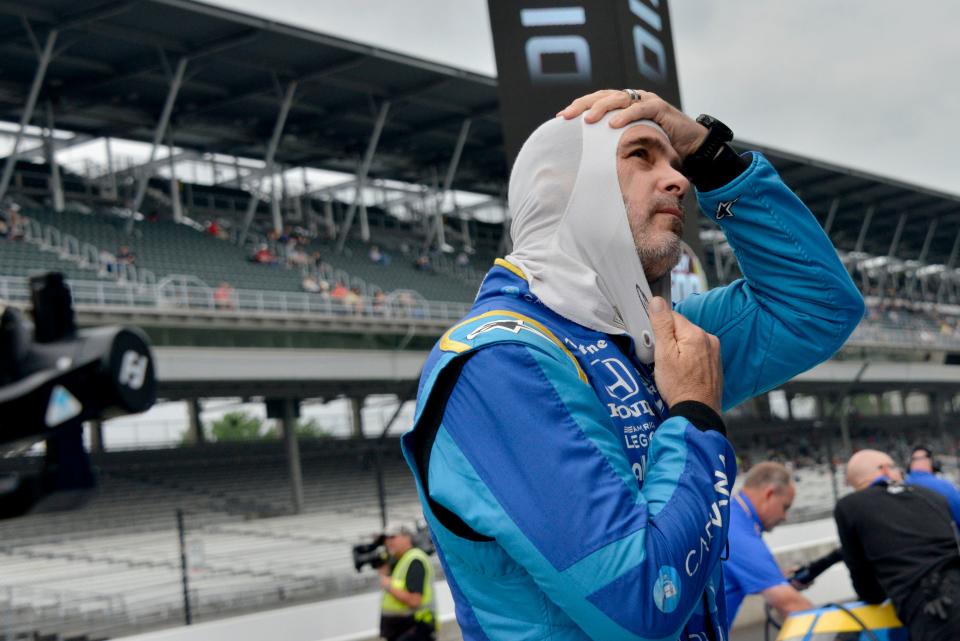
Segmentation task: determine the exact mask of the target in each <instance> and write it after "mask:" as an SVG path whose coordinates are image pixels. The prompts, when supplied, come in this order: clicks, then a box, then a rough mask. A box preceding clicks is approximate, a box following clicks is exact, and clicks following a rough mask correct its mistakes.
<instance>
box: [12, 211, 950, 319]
mask: <svg viewBox="0 0 960 641" xmlns="http://www.w3.org/2000/svg"><path fill="white" fill-rule="evenodd" d="M2 197H3V194H2V193H0V198H2ZM958 254H960V231H958V232H957V236H956V238H954V239H953V248H952V249H951V250H950V257H949V258H948V259H947V265H946V267H947V269H946V271H947V272H949V271H950V270H951V269H953V268H954V266H956V264H957V255H958ZM945 276H946V273H944V274H941V275H940V286H939V287H938V288H937V302H938V303H939V302H940V297H941V296H942V295H943V290H944V289H946V286H947V279H946V278H945Z"/></svg>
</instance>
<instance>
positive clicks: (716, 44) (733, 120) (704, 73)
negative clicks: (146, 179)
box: [207, 0, 960, 194]
mask: <svg viewBox="0 0 960 641" xmlns="http://www.w3.org/2000/svg"><path fill="white" fill-rule="evenodd" d="M207 1H208V2H210V3H211V4H218V5H221V6H225V7H229V8H232V9H235V10H238V11H243V12H247V13H255V14H258V15H261V16H265V17H268V18H272V19H275V20H278V21H280V22H287V23H290V24H294V25H297V26H300V27H303V28H307V29H312V30H315V31H321V32H324V33H329V34H332V35H337V36H340V37H344V38H347V39H350V40H357V41H362V42H365V43H367V44H371V45H374V46H377V47H381V48H384V49H392V50H395V51H399V52H403V53H407V54H410V55H414V56H418V57H422V58H427V59H431V60H435V61H438V62H443V63H446V64H450V65H453V66H456V67H460V68H464V69H469V70H471V71H477V72H480V73H484V74H488V75H495V74H496V68H495V64H494V57H493V45H492V41H491V35H490V23H489V18H488V15H487V5H486V2H485V0H455V1H452V0H446V1H441V0H406V1H400V2H398V1H397V0H351V1H350V2H342V1H340V0H336V1H334V0H313V1H311V2H303V1H302V0H271V1H270V2H269V3H268V2H264V1H263V0H207ZM670 11H671V17H672V20H673V34H674V46H675V49H676V52H677V61H678V71H679V76H680V85H681V91H682V96H683V101H684V107H685V110H686V111H687V112H688V113H691V114H696V113H699V112H706V113H710V114H712V115H715V116H717V117H719V118H721V119H722V120H724V121H725V122H727V124H729V125H730V126H731V127H732V128H733V129H734V131H736V132H737V134H738V136H740V137H741V138H744V139H746V140H750V141H754V142H757V143H760V144H765V145H769V146H771V147H777V148H781V149H783V150H786V151H792V152H795V153H799V154H801V155H804V156H810V157H814V158H819V159H823V160H827V161H830V162H834V163H838V164H841V165H845V166H849V167H853V168H857V169H861V170H866V171H870V172H873V173H877V174H881V175H885V176H890V177H895V178H899V179H901V180H905V181H907V182H911V183H915V184H919V185H923V186H928V187H933V188H935V189H940V190H944V191H949V192H952V193H956V194H960V160H958V153H957V150H958V149H960V127H958V126H957V119H958V117H960V38H958V37H956V27H957V25H958V24H960V3H955V2H947V1H944V0H914V1H913V2H909V3H908V2H903V1H902V0H899V1H894V0H844V2H837V1H836V0H804V1H802V2H801V1H797V0H794V1H793V2H771V1H769V0H766V1H764V0H727V1H725V2H718V1H716V0H713V1H711V0H672V1H671V2H670Z"/></svg>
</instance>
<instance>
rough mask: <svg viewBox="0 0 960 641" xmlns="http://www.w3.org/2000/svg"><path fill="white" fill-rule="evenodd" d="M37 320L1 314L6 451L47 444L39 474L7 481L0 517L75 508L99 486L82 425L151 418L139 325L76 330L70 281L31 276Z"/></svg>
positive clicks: (1, 486) (1, 439) (153, 388)
mask: <svg viewBox="0 0 960 641" xmlns="http://www.w3.org/2000/svg"><path fill="white" fill-rule="evenodd" d="M29 282H30V297H31V302H32V305H33V308H32V310H31V316H32V320H33V323H32V324H31V323H30V322H28V321H27V320H26V319H25V318H24V316H23V314H22V313H21V312H20V311H19V310H18V309H16V308H14V307H7V308H6V309H5V310H3V314H2V315H0V449H3V450H10V449H17V448H21V447H25V446H28V445H30V444H32V443H34V442H36V441H39V440H45V441H46V454H45V456H44V462H43V466H42V469H41V471H40V472H39V474H22V475H7V478H0V480H2V481H3V482H0V518H10V517H14V516H19V515H21V514H25V513H27V512H31V511H53V510H62V509H70V508H73V507H76V506H78V505H79V504H80V503H82V502H83V501H84V500H85V499H86V498H87V497H89V495H90V494H91V493H92V490H93V489H94V487H95V485H96V480H95V478H94V474H93V470H92V468H91V466H90V459H89V457H88V455H87V452H86V450H85V449H84V447H83V422H84V421H90V420H103V419H107V418H114V417H117V416H123V415H125V414H135V413H139V412H143V411H146V410H147V409H149V408H150V407H151V406H152V405H153V403H154V402H155V401H156V397H157V382H156V377H155V375H154V365H153V355H152V354H151V352H150V345H149V342H148V339H147V337H146V335H145V334H144V333H143V332H142V331H141V330H139V329H137V328H134V327H94V328H88V329H81V330H78V329H77V326H76V320H75V317H74V311H73V304H72V300H71V296H70V290H69V289H68V288H67V286H66V284H65V282H64V277H63V274H60V273H47V274H43V275H40V276H33V277H31V278H30V279H29Z"/></svg>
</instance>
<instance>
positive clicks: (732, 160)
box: [681, 114, 749, 191]
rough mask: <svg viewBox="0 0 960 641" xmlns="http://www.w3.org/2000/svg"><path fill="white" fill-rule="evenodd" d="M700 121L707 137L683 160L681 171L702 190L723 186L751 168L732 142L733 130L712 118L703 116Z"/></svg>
mask: <svg viewBox="0 0 960 641" xmlns="http://www.w3.org/2000/svg"><path fill="white" fill-rule="evenodd" d="M697 122H698V123H699V124H701V125H703V126H704V127H706V128H707V137H706V138H704V139H703V142H702V143H700V147H698V148H697V150H696V151H694V152H693V153H692V154H690V155H689V156H687V157H686V158H685V159H684V161H683V166H682V168H681V170H682V171H683V174H684V175H685V176H686V177H687V178H689V179H690V182H692V183H693V184H694V185H695V186H696V188H697V189H699V190H700V191H710V190H713V189H717V188H718V187H722V186H723V185H725V184H727V183H728V182H730V181H731V180H733V179H734V178H736V177H737V176H739V175H740V174H742V173H743V171H744V170H745V169H746V168H747V167H748V166H749V163H748V162H747V161H746V160H745V159H743V158H741V157H740V156H739V155H738V154H737V152H735V151H734V150H733V147H731V146H730V145H729V142H730V141H731V140H733V131H731V129H730V127H728V126H726V125H725V124H723V123H722V122H720V121H719V120H717V119H716V118H714V117H713V116H708V115H706V114H700V115H699V116H698V117H697Z"/></svg>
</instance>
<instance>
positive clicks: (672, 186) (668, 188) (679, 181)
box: [661, 166, 690, 198]
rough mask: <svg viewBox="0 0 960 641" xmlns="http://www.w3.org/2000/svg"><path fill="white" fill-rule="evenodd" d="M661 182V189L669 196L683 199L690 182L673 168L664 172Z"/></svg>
mask: <svg viewBox="0 0 960 641" xmlns="http://www.w3.org/2000/svg"><path fill="white" fill-rule="evenodd" d="M661 180H662V182H661V189H663V191H665V192H667V193H668V194H670V195H671V196H677V197H678V198H683V197H684V195H686V193H687V191H688V190H689V189H690V181H689V180H687V177H686V176H684V175H683V174H682V173H680V171H679V170H677V169H675V168H674V167H673V166H670V167H669V168H668V169H666V170H665V174H664V176H663V178H662V179H661Z"/></svg>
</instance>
